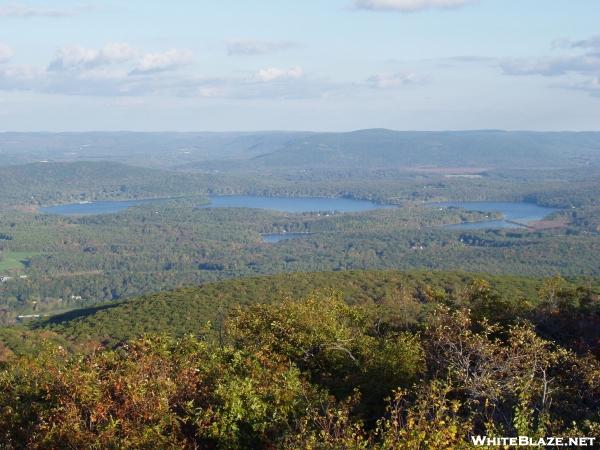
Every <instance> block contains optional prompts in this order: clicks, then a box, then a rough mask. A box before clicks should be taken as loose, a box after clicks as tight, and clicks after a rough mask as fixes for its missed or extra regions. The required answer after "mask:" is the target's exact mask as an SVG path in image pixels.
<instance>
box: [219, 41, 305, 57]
mask: <svg viewBox="0 0 600 450" xmlns="http://www.w3.org/2000/svg"><path fill="white" fill-rule="evenodd" d="M296 46H297V44H295V43H294V42H288V41H257V40H252V39H242V40H233V41H229V42H227V54H229V55H231V56H253V55H266V54H269V53H275V52H279V51H283V50H288V49H290V48H293V47H296Z"/></svg>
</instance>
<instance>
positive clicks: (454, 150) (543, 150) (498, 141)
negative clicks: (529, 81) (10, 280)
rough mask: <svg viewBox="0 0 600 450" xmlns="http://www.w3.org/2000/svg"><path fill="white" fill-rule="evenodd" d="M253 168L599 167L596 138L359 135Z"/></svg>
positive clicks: (311, 143) (289, 152) (303, 146)
mask: <svg viewBox="0 0 600 450" xmlns="http://www.w3.org/2000/svg"><path fill="white" fill-rule="evenodd" d="M250 163H251V164H252V165H253V166H255V167H263V168H273V167H305V168H323V167H328V166H329V167H337V168H365V167H371V168H391V167H395V168H400V169H415V168H421V169H422V168H431V169H433V168H444V167H447V168H524V167H527V168H532V169H541V168H544V169H547V168H557V167H577V166H581V165H585V164H599V163H600V133H534V132H505V131H465V132H398V131H390V130H363V131H355V132H351V133H321V134H316V135H312V136H307V137H303V138H302V139H296V140H294V141H292V142H290V143H288V144H286V146H285V147H283V148H281V149H279V150H277V151H274V152H271V153H268V154H264V155H259V156H255V157H253V158H252V159H251V162H250Z"/></svg>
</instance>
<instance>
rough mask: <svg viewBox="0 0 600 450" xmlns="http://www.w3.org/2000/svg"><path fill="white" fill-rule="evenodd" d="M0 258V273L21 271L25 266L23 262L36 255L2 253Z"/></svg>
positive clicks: (29, 253) (28, 253)
mask: <svg viewBox="0 0 600 450" xmlns="http://www.w3.org/2000/svg"><path fill="white" fill-rule="evenodd" d="M1 255H2V258H0V272H3V271H6V270H23V269H24V268H25V264H23V261H25V260H27V259H29V258H31V257H32V256H35V255H36V253H31V252H2V254H1Z"/></svg>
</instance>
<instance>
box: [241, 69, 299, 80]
mask: <svg viewBox="0 0 600 450" xmlns="http://www.w3.org/2000/svg"><path fill="white" fill-rule="evenodd" d="M303 75H304V71H303V70H302V68H300V67H292V68H291V69H279V68H277V67H269V68H267V69H261V70H259V71H258V72H256V73H255V74H254V76H253V79H254V80H256V81H260V82H263V83H266V82H270V81H277V80H290V79H292V80H293V79H297V78H301V77H302V76H303Z"/></svg>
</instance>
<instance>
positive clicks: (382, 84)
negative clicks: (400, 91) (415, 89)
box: [367, 72, 428, 89]
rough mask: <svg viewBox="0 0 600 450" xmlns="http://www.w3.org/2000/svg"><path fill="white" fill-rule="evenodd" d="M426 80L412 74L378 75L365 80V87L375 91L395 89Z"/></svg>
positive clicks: (423, 77) (421, 76)
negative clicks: (367, 86) (375, 89)
mask: <svg viewBox="0 0 600 450" xmlns="http://www.w3.org/2000/svg"><path fill="white" fill-rule="evenodd" d="M427 80H428V78H427V77H425V76H423V75H419V74H416V73H414V72H406V73H380V74H377V75H373V76H372V77H370V78H369V79H367V85H369V86H371V87H373V88H377V89H395V88H399V87H402V86H407V85H411V84H422V83H424V82H426V81H427Z"/></svg>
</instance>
